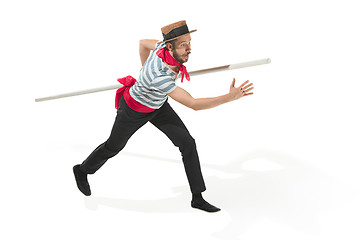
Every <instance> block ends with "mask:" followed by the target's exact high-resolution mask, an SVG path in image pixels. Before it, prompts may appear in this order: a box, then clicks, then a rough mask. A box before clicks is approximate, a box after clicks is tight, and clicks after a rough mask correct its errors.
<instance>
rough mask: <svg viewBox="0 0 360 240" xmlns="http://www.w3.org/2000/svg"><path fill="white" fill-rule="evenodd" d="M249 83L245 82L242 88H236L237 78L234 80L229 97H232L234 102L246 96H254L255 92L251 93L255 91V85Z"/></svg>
mask: <svg viewBox="0 0 360 240" xmlns="http://www.w3.org/2000/svg"><path fill="white" fill-rule="evenodd" d="M248 83H249V80H247V81H245V82H244V83H243V84H241V85H240V87H235V78H234V79H233V81H232V83H231V85H230V92H229V95H230V96H231V98H232V100H237V99H240V98H242V97H244V96H249V95H252V94H254V93H253V92H250V91H251V90H253V89H254V87H251V86H252V85H253V84H252V83H250V84H248Z"/></svg>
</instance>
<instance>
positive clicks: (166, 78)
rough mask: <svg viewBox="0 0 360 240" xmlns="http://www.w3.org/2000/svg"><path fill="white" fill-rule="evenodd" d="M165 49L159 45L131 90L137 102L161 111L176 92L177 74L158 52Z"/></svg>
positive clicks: (163, 44) (162, 44)
mask: <svg viewBox="0 0 360 240" xmlns="http://www.w3.org/2000/svg"><path fill="white" fill-rule="evenodd" d="M163 47H165V43H157V44H156V45H155V49H154V50H153V51H152V52H151V53H150V55H149V57H148V58H147V60H146V62H145V63H144V66H143V67H142V68H141V70H140V76H139V79H138V80H137V82H136V83H135V84H134V85H133V86H132V87H131V88H130V91H129V93H130V95H131V97H132V98H133V99H135V100H136V101H137V102H139V103H141V104H143V105H145V106H147V107H149V108H153V109H159V108H160V107H161V106H162V105H163V104H164V103H165V101H166V100H167V98H168V96H167V94H169V93H171V92H172V91H174V90H175V88H176V84H175V79H176V77H175V76H176V74H175V72H174V71H173V70H171V69H170V68H169V67H168V66H167V65H166V64H165V63H164V62H163V61H162V59H161V58H159V57H158V56H157V55H156V52H157V51H158V50H159V49H161V48H163Z"/></svg>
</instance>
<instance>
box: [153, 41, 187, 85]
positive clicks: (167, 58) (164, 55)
mask: <svg viewBox="0 0 360 240" xmlns="http://www.w3.org/2000/svg"><path fill="white" fill-rule="evenodd" d="M156 55H158V57H159V58H161V59H162V60H163V61H164V62H165V63H167V64H169V65H171V66H180V67H179V72H180V74H181V82H183V81H184V76H185V77H186V80H188V81H190V76H189V73H188V72H187V70H186V67H185V66H184V65H183V64H182V63H179V62H178V61H176V59H175V58H174V57H173V56H171V54H170V53H169V51H168V50H167V49H166V47H163V48H161V49H160V50H159V51H157V52H156Z"/></svg>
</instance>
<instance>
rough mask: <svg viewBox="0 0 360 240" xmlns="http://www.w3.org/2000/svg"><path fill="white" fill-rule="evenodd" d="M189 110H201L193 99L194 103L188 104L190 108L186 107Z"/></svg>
mask: <svg viewBox="0 0 360 240" xmlns="http://www.w3.org/2000/svg"><path fill="white" fill-rule="evenodd" d="M188 107H189V108H191V109H192V110H194V111H200V110H203V108H202V107H201V106H200V104H199V103H198V102H197V101H196V99H194V101H193V102H192V103H191V104H190V106H188Z"/></svg>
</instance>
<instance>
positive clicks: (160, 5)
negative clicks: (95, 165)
mask: <svg viewBox="0 0 360 240" xmlns="http://www.w3.org/2000/svg"><path fill="white" fill-rule="evenodd" d="M183 19H186V21H187V23H188V26H189V28H190V29H198V31H197V32H196V33H194V34H192V48H193V51H192V55H191V57H190V60H189V62H188V63H187V64H186V65H187V67H188V69H189V70H190V71H191V70H196V69H201V68H206V67H214V66H219V65H225V64H229V63H237V62H244V61H251V60H256V59H260V58H267V57H270V58H271V59H272V63H271V64H268V65H262V66H257V67H252V68H246V69H241V70H234V71H231V72H226V73H221V74H220V73H219V74H210V75H203V76H201V77H194V78H192V79H191V81H190V82H186V83H182V84H181V83H180V82H179V83H178V85H179V86H181V87H183V88H185V89H187V90H188V91H189V92H190V93H191V94H192V95H193V96H194V97H209V96H216V95H220V94H225V93H227V91H228V88H229V85H230V83H231V80H232V78H233V77H236V78H237V83H238V84H240V83H241V82H243V81H245V80H247V79H250V80H251V81H252V82H253V83H254V85H255V94H254V95H253V96H251V97H247V98H243V99H241V100H239V101H237V102H232V103H229V104H226V105H222V106H220V107H218V108H214V109H211V110H206V111H198V112H195V111H193V110H190V109H187V108H186V107H183V106H181V105H179V104H177V103H175V102H173V101H171V100H170V103H171V105H172V106H173V108H174V109H175V110H176V111H177V112H178V114H179V115H180V116H181V118H182V119H183V121H184V122H185V124H186V125H187V126H188V128H189V130H190V132H191V134H192V135H193V137H194V138H195V139H196V141H197V146H198V151H199V155H200V158H201V162H202V168H203V173H204V177H205V180H206V184H207V189H208V190H207V191H206V192H205V193H204V196H205V198H206V199H207V200H209V202H211V203H213V204H215V205H216V206H219V207H220V208H222V211H221V212H219V213H215V214H208V213H205V212H202V211H199V210H195V209H192V208H191V207H190V199H191V194H190V191H189V187H188V185H187V180H186V176H185V173H184V169H183V166H182V163H181V155H180V153H179V151H178V149H177V148H175V147H174V146H173V145H172V143H171V142H170V141H169V140H168V139H167V138H166V137H165V136H164V135H163V134H162V133H160V132H159V131H157V130H156V129H155V128H154V127H153V126H151V125H150V124H148V125H146V126H145V127H144V128H142V129H141V130H140V131H139V132H137V133H136V134H135V135H134V136H133V138H132V139H131V140H130V141H129V143H128V145H127V147H126V148H125V149H124V151H123V152H121V153H120V154H119V155H117V156H116V157H114V158H113V159H111V160H109V161H108V163H107V164H106V165H104V167H103V168H102V169H101V170H100V171H98V172H97V173H96V174H95V175H92V176H90V177H89V181H90V184H91V187H92V192H93V195H92V196H91V197H85V196H83V195H82V194H81V193H80V192H79V191H78V190H77V188H76V185H75V181H74V178H73V173H72V166H73V165H75V164H77V163H81V162H82V161H83V160H84V159H85V158H86V157H87V156H88V154H90V152H91V151H92V150H93V149H94V148H95V147H96V146H97V145H99V144H100V143H102V142H103V141H105V140H106V138H107V137H108V135H109V133H110V130H111V126H112V123H113V120H114V118H115V115H116V112H115V109H114V94H115V91H108V92H103V93H97V94H90V95H87V96H80V97H74V98H67V99H62V100H54V101H49V102H42V103H35V102H34V99H35V98H37V97H44V96H48V95H52V94H58V93H64V92H69V91H76V90H81V89H88V88H93V87H100V86H107V85H112V84H115V83H116V79H117V78H119V77H123V76H126V75H129V74H130V75H133V76H135V77H137V75H138V71H139V69H140V60H139V56H138V41H139V39H142V38H155V39H161V38H162V36H161V32H160V28H161V27H162V26H164V25H167V24H169V23H172V22H175V21H179V20H183ZM359 22H360V16H359V11H358V7H357V4H356V1H349V0H343V1H314V0H312V1H308V0H303V1H285V0H283V1H281V0H278V1H265V0H252V1H226V0H224V1H169V2H165V1H164V2H160V1H136V0H133V1H126V2H124V1H89V0H87V1H85V0H84V1H79V0H71V1H68V0H63V1H45V0H44V1H39V0H34V1H15V0H14V1H1V3H0V26H1V28H0V34H1V38H0V42H1V44H0V50H1V51H0V74H1V75H0V77H1V78H0V79H1V88H0V89H1V94H0V97H1V101H0V104H1V112H2V114H1V115H2V117H1V125H0V127H1V146H2V147H1V159H0V161H1V173H0V184H1V185H0V186H1V188H0V189H1V198H0V211H1V214H0V218H1V231H0V236H1V239H35V238H36V239H195V238H201V239H243V240H250V239H251V240H253V239H276V240H279V239H307V240H309V239H347V240H350V239H359V238H360V233H359V230H358V227H359V222H360V221H359V220H360V218H359V215H360V207H359V202H360V190H359V182H360V181H359V180H360V177H359V171H360V169H359V167H360V163H359V160H360V154H359V150H358V147H359V135H360V128H359V122H360V117H359V110H358V109H359V107H358V105H359V100H360V97H359V94H358V86H359V84H358V82H359V80H360V74H359V70H358V69H359V67H358V66H359V64H360V58H359V56H360V47H359V42H360V37H359V35H358V29H359V26H358V23H359Z"/></svg>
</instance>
